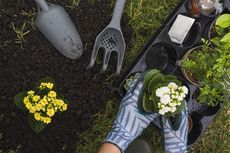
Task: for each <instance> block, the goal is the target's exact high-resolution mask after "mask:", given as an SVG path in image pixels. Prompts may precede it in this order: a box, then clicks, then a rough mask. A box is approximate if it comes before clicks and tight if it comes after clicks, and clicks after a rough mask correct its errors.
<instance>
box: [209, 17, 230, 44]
mask: <svg viewBox="0 0 230 153" xmlns="http://www.w3.org/2000/svg"><path fill="white" fill-rule="evenodd" d="M229 32H230V14H222V15H220V16H219V17H218V18H217V19H216V20H214V21H213V22H212V24H211V26H210V28H209V31H208V39H209V41H211V39H213V38H215V37H223V36H224V35H226V34H227V33H229Z"/></svg>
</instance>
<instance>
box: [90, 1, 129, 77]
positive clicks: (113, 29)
mask: <svg viewBox="0 0 230 153" xmlns="http://www.w3.org/2000/svg"><path fill="white" fill-rule="evenodd" d="M125 1H126V0H117V2H116V5H115V8H114V12H113V18H112V20H111V22H110V24H109V25H108V26H107V27H106V28H105V29H104V30H103V31H102V32H101V33H100V34H99V35H98V36H97V38H96V41H95V45H94V48H93V52H92V56H91V59H90V64H89V66H88V67H87V69H89V68H92V67H93V65H94V64H95V61H96V56H97V53H98V50H99V49H100V48H103V49H104V50H105V53H104V59H103V66H102V69H101V71H100V73H103V72H105V71H106V69H107V67H108V64H109V58H110V55H111V53H112V52H113V51H115V52H117V53H118V60H117V70H116V75H119V74H120V71H121V67H122V63H123V59H124V53H125V40H124V37H123V34H122V31H121V27H120V22H121V16H122V13H123V9H124V6H125Z"/></svg>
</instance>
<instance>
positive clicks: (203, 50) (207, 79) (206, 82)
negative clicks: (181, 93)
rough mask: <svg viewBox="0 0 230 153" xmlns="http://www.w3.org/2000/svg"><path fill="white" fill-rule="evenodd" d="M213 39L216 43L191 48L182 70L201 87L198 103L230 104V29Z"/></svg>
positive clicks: (185, 56)
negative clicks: (229, 100) (229, 102)
mask: <svg viewBox="0 0 230 153" xmlns="http://www.w3.org/2000/svg"><path fill="white" fill-rule="evenodd" d="M218 22H219V21H218ZM228 24H229V23H228ZM229 26H230V24H229ZM211 42H213V44H215V45H213V46H211V45H209V44H208V43H205V44H204V45H202V46H198V47H195V48H193V49H191V50H189V51H188V52H187V53H186V54H185V55H184V57H183V58H182V61H181V70H182V72H183V74H184V76H185V77H186V78H187V80H188V81H190V82H191V83H192V84H194V85H196V86H197V87H198V92H197V93H198V94H197V96H196V98H197V100H198V102H199V103H201V104H206V105H208V106H210V107H214V106H217V105H218V104H219V103H220V102H224V103H225V104H228V98H229V76H230V74H229V73H230V62H229V61H230V32H228V33H224V34H223V33H222V35H217V36H216V37H214V38H213V39H211Z"/></svg>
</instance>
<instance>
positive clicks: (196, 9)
mask: <svg viewBox="0 0 230 153" xmlns="http://www.w3.org/2000/svg"><path fill="white" fill-rule="evenodd" d="M204 3H205V2H204V0H189V4H188V5H189V8H190V10H191V13H192V14H194V15H200V14H201V15H204V16H215V15H216V14H218V13H216V9H215V6H214V5H211V3H209V4H206V5H205V4H204ZM207 6H210V7H209V8H208V7H207Z"/></svg>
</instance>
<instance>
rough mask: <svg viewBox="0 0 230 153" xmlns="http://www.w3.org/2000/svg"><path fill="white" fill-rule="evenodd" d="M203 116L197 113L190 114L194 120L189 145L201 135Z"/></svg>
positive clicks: (192, 120)
mask: <svg viewBox="0 0 230 153" xmlns="http://www.w3.org/2000/svg"><path fill="white" fill-rule="evenodd" d="M201 119H202V116H200V115H199V114H197V113H194V112H193V113H192V114H191V115H190V120H191V122H192V126H191V129H190V131H189V133H188V143H187V144H188V145H192V144H193V143H194V142H195V141H196V140H197V139H198V138H199V137H200V135H201V133H202V130H203V125H202V123H201Z"/></svg>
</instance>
